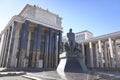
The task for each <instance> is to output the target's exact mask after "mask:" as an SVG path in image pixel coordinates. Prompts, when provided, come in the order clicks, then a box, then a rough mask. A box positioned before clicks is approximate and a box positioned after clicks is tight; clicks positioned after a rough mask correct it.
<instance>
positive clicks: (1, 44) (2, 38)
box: [0, 34, 4, 67]
mask: <svg viewBox="0 0 120 80" xmlns="http://www.w3.org/2000/svg"><path fill="white" fill-rule="evenodd" d="M3 43H4V34H2V36H1V43H0V67H1V62H2V55H3V54H2V47H3Z"/></svg>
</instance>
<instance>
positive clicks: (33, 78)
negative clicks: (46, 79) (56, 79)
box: [22, 75, 42, 80]
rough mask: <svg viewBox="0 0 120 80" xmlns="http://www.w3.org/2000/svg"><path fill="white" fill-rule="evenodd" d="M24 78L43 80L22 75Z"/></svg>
mask: <svg viewBox="0 0 120 80" xmlns="http://www.w3.org/2000/svg"><path fill="white" fill-rule="evenodd" d="M22 77H24V78H28V79H32V80H42V79H40V78H37V77H33V76H28V75H22Z"/></svg>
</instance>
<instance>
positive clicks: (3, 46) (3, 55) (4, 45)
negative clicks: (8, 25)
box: [1, 32, 7, 67]
mask: <svg viewBox="0 0 120 80" xmlns="http://www.w3.org/2000/svg"><path fill="white" fill-rule="evenodd" d="M6 40H7V32H5V33H4V41H3V45H2V52H1V54H2V57H1V67H4V58H5V54H4V51H5V47H6Z"/></svg>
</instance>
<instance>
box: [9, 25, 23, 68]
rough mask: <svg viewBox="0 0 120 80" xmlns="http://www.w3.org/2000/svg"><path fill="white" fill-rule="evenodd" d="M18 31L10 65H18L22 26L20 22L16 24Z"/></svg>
mask: <svg viewBox="0 0 120 80" xmlns="http://www.w3.org/2000/svg"><path fill="white" fill-rule="evenodd" d="M16 26H17V27H16V32H15V35H14V43H13V52H12V57H11V64H10V66H11V67H17V60H18V59H17V56H16V55H17V52H18V44H19V43H18V42H19V34H20V29H21V26H20V24H19V25H16Z"/></svg>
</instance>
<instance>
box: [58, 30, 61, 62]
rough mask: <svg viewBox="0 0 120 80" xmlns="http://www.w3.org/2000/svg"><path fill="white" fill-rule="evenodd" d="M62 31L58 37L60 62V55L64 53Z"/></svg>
mask: <svg viewBox="0 0 120 80" xmlns="http://www.w3.org/2000/svg"><path fill="white" fill-rule="evenodd" d="M61 50H62V31H60V32H59V36H58V62H59V54H61V53H62V51H61Z"/></svg>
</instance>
